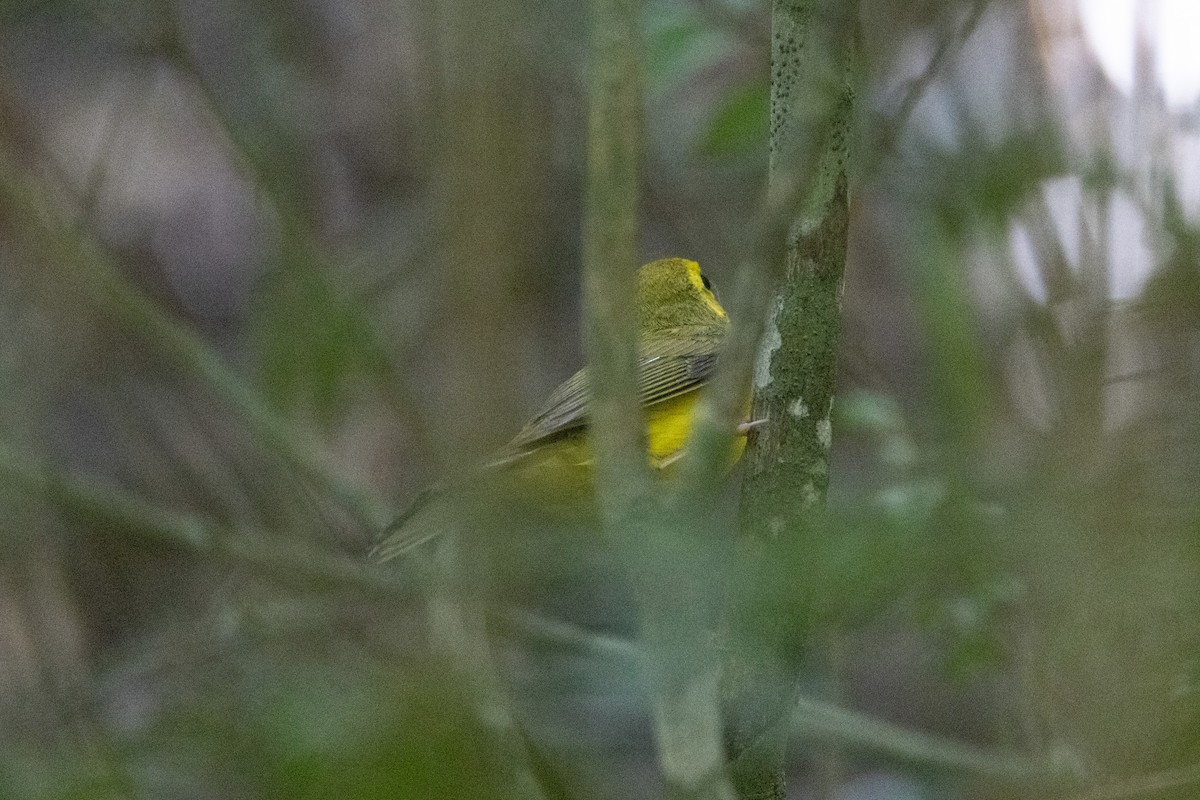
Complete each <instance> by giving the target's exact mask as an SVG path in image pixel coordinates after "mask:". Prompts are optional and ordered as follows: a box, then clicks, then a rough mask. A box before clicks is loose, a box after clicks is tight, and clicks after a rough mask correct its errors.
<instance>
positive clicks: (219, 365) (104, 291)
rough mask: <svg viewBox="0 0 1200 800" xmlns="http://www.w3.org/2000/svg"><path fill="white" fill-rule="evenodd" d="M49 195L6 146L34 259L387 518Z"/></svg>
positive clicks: (373, 515)
mask: <svg viewBox="0 0 1200 800" xmlns="http://www.w3.org/2000/svg"><path fill="white" fill-rule="evenodd" d="M43 195H44V193H43V192H41V191H39V189H38V187H37V186H36V185H35V184H34V182H33V181H32V180H31V179H30V178H29V176H28V175H26V174H24V170H22V169H21V168H20V167H19V166H18V165H17V164H16V162H15V161H14V159H13V158H12V156H11V154H10V153H9V152H8V151H7V150H0V205H4V206H7V207H8V208H9V209H10V212H11V213H12V214H13V216H14V218H16V219H20V220H21V221H22V222H23V223H24V224H23V225H21V226H19V228H18V234H17V235H18V237H19V241H21V242H22V243H23V244H24V245H26V246H27V247H28V249H29V250H30V251H31V252H32V254H33V255H34V256H35V257H37V258H39V259H42V260H45V261H48V262H50V263H51V264H54V265H56V266H61V267H63V268H66V267H68V266H69V267H71V268H73V270H74V271H73V273H72V274H73V275H76V276H78V277H79V278H80V279H81V281H82V282H83V283H84V288H85V289H86V290H87V298H88V299H89V300H90V301H91V302H94V303H96V305H97V306H98V307H99V308H100V309H101V310H102V311H105V312H108V313H111V314H112V315H113V316H114V317H116V318H117V319H118V320H119V321H120V322H121V323H123V324H124V325H125V326H126V327H127V328H128V329H129V330H130V331H131V332H133V333H135V334H137V335H139V336H141V337H142V338H143V339H144V340H145V341H146V342H147V343H148V344H150V345H151V346H153V347H155V348H157V349H158V350H160V351H161V352H163V353H165V354H166V355H168V356H170V357H171V358H172V359H173V360H174V361H176V362H177V363H179V364H181V365H182V366H184V367H186V368H187V369H188V370H189V371H191V372H193V373H194V374H195V375H196V376H197V377H199V378H200V379H201V380H202V381H203V382H204V383H205V384H206V385H207V386H208V387H209V388H210V389H211V390H212V391H213V392H214V393H215V394H217V395H218V396H219V397H221V398H222V399H223V400H225V401H226V402H227V403H229V405H230V406H231V407H232V408H233V409H234V410H235V411H236V412H237V413H238V414H239V415H240V416H241V417H242V419H243V420H244V421H245V422H246V423H247V424H248V425H249V427H250V428H251V430H253V431H254V433H255V434H256V435H257V436H258V437H259V438H260V439H262V440H263V441H264V442H265V443H266V444H267V445H268V446H271V447H273V448H274V449H275V450H276V451H277V452H279V453H281V454H282V455H283V456H284V457H285V458H286V459H287V460H288V461H289V462H290V463H291V464H293V465H294V466H295V467H296V468H297V469H299V470H300V471H301V472H302V473H303V474H304V475H305V477H306V478H308V480H309V481H311V482H312V483H313V484H314V485H315V486H317V487H319V488H320V489H322V490H323V491H325V492H327V493H328V495H329V496H330V497H332V498H334V499H335V500H336V501H337V502H338V504H339V505H341V506H342V507H343V508H344V509H345V510H346V511H347V512H348V513H349V514H350V515H351V516H352V517H353V518H354V520H355V521H356V522H357V523H358V524H360V525H361V526H363V527H364V528H366V529H368V530H375V529H376V528H377V527H378V525H379V524H381V521H382V520H383V518H384V514H383V511H382V507H381V505H380V504H379V503H378V502H377V501H375V500H374V499H373V498H371V497H370V496H369V495H368V494H367V493H366V492H365V491H364V490H363V489H362V488H361V487H359V486H356V485H354V484H353V483H351V482H350V481H348V480H347V479H346V478H345V477H344V476H342V475H340V474H339V473H338V472H337V471H336V469H335V468H334V467H333V466H332V465H331V464H330V463H329V462H328V461H327V459H326V457H325V456H324V454H322V453H319V452H318V451H317V450H316V449H315V448H313V447H312V446H311V445H310V444H309V443H307V442H305V441H304V440H303V439H302V438H301V437H300V436H299V435H297V433H296V431H295V430H294V429H293V428H292V427H291V426H290V425H289V424H288V422H287V421H286V420H285V419H283V418H282V417H280V416H279V415H278V414H277V413H276V412H275V411H274V410H273V409H271V408H270V406H268V405H267V404H266V402H265V401H264V400H263V399H262V397H260V396H259V394H258V393H257V392H256V391H255V390H254V389H252V388H251V387H250V386H249V385H248V384H246V383H245V382H244V381H243V380H242V379H241V377H239V376H238V375H237V374H236V373H235V372H233V370H231V369H230V368H229V367H228V366H227V365H226V364H225V362H224V361H223V360H222V359H221V358H220V356H218V355H217V354H216V352H214V351H213V350H212V348H211V347H209V345H208V344H207V343H206V342H204V341H203V340H202V339H200V338H199V337H198V336H197V335H196V334H195V333H193V332H192V331H191V330H190V329H188V328H187V327H185V326H184V325H183V324H182V323H180V322H179V321H178V320H176V319H174V318H172V317H171V316H169V315H168V314H167V313H165V312H164V311H163V310H162V309H161V308H160V307H159V306H158V305H157V304H156V303H155V302H154V301H153V300H151V298H150V297H149V296H147V295H146V294H145V293H144V292H143V291H141V290H140V289H139V288H137V287H136V286H134V285H133V284H131V283H130V282H129V281H128V280H127V279H126V278H125V276H124V275H123V274H122V272H121V270H120V268H119V267H118V266H117V264H116V263H114V262H113V261H112V260H111V259H110V258H109V257H108V255H107V254H106V253H105V252H104V251H103V250H102V248H101V247H100V245H99V244H98V243H97V242H96V241H95V240H94V239H92V238H91V237H89V236H87V235H86V234H85V233H83V232H81V231H78V230H77V229H76V228H75V226H73V225H72V224H70V223H69V222H68V221H66V220H65V219H63V217H62V215H61V214H60V213H59V211H58V209H55V208H52V207H51V206H50V205H49V204H48V203H46V202H45V201H44V199H43Z"/></svg>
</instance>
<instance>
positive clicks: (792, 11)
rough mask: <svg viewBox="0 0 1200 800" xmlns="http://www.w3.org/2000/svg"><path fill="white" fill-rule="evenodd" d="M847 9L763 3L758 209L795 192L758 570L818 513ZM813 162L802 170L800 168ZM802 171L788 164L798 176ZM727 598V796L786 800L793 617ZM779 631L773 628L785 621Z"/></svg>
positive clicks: (835, 277) (750, 509)
mask: <svg viewBox="0 0 1200 800" xmlns="http://www.w3.org/2000/svg"><path fill="white" fill-rule="evenodd" d="M853 22H854V4H853V3H849V4H846V3H826V2H820V0H775V2H774V4H773V7H772V45H771V160H770V165H769V188H768V195H769V196H775V197H778V196H787V195H788V186H789V184H790V183H791V182H794V181H795V180H797V178H802V179H804V180H805V184H804V186H803V187H802V188H801V191H802V192H803V193H802V194H801V195H800V197H801V202H800V203H799V205H798V207H795V211H794V216H793V217H792V218H791V220H790V230H789V233H788V236H787V250H786V255H785V257H784V263H785V274H786V281H785V285H784V287H783V289H782V291H781V292H780V293H779V295H778V296H777V297H776V301H775V308H774V311H773V313H772V316H771V320H770V322H769V323H768V327H767V332H766V336H765V339H764V341H763V344H762V349H761V351H760V354H759V364H758V367H757V368H756V370H755V375H754V392H755V399H754V412H753V416H754V417H755V418H760V419H766V420H767V422H766V424H765V425H764V426H763V427H762V428H761V429H760V430H759V434H758V436H757V437H756V438H755V441H754V443H753V446H752V447H751V448H750V449H749V451H748V452H747V458H746V465H747V466H746V472H745V477H744V480H743V485H742V521H743V528H744V531H745V534H746V535H745V536H744V537H743V540H742V542H741V545H742V548H743V553H742V554H741V556H740V557H743V558H745V559H746V562H747V563H751V564H759V565H763V566H769V565H770V564H771V562H772V561H773V560H774V559H777V558H779V557H780V555H782V554H783V552H785V551H786V550H787V549H792V548H794V547H795V542H796V540H797V537H800V536H803V535H804V530H805V528H806V526H807V525H808V524H809V522H808V521H809V520H810V519H811V515H812V512H813V511H814V510H816V509H819V508H820V506H821V505H822V504H823V503H824V498H825V491H826V487H827V486H828V483H829V448H830V444H831V441H832V439H831V436H832V429H831V423H830V417H831V414H832V410H833V391H834V377H835V367H836V358H835V357H836V351H837V341H838V333H839V328H840V322H841V291H842V271H843V268H844V266H845V259H846V241H847V232H848V220H849V214H848V210H849V199H848V190H847V178H846V172H847V165H848V162H849V158H850V152H849V150H850V148H849V139H850V136H849V129H850V123H851V117H852V114H853V99H854V92H853V89H852V78H853V74H852V73H853V68H854V63H853V57H854V47H853ZM808 158H812V159H813V161H814V164H813V166H812V167H806V166H805V164H804V163H803V161H804V160H805V159H808ZM798 161H799V162H800V163H797V162H798ZM754 606H755V604H754V603H753V602H752V601H750V600H749V599H748V598H747V597H746V593H745V592H739V591H738V588H737V587H735V590H734V596H733V598H732V600H731V610H730V615H729V622H728V624H729V628H730V630H729V634H730V636H729V647H728V650H727V653H726V661H725V677H724V682H723V692H724V695H725V699H726V703H727V708H728V712H729V716H730V722H729V724H730V729H729V737H728V738H729V746H730V757H731V769H732V774H733V780H734V785H735V787H736V788H737V791H738V794H739V796H740V797H743V798H753V799H754V800H759V799H760V798H764V799H767V798H769V799H770V800H782V798H784V797H785V796H786V786H785V781H784V757H785V753H786V743H787V731H788V720H789V718H790V709H791V707H792V706H793V704H794V702H795V698H796V691H795V685H794V684H795V663H796V657H797V654H795V653H790V652H788V649H789V646H790V645H791V643H792V642H794V641H795V638H796V635H795V634H796V632H795V630H794V628H795V627H796V626H797V624H798V623H797V621H796V619H795V617H797V616H802V614H803V611H802V610H801V609H796V610H794V612H793V613H792V614H788V615H783V614H774V615H772V614H762V613H760V612H761V608H759V609H756V608H755V607H754ZM785 616H786V617H787V618H784V617H785Z"/></svg>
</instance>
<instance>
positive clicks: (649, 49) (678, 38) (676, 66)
mask: <svg viewBox="0 0 1200 800" xmlns="http://www.w3.org/2000/svg"><path fill="white" fill-rule="evenodd" d="M643 28H644V29H645V31H646V84H647V86H648V87H649V88H650V90H651V92H654V91H656V90H659V89H662V88H664V87H666V86H670V85H672V84H674V83H676V82H677V81H679V80H682V79H684V78H686V77H687V76H688V75H690V74H692V73H693V72H694V71H695V70H697V69H699V68H701V67H702V66H704V65H705V64H707V63H709V62H710V61H711V60H712V59H713V58H716V57H718V56H719V55H720V54H721V53H722V52H723V35H722V33H721V32H719V31H715V30H713V29H712V28H710V27H709V26H707V25H705V24H704V22H703V20H701V19H700V17H699V16H698V15H697V14H696V13H695V12H694V11H692V10H690V9H689V8H687V7H686V6H685V5H683V4H680V3H667V2H652V3H649V4H647V5H646V8H645V11H644V13H643Z"/></svg>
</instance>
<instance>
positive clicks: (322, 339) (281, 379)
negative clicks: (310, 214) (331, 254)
mask: <svg viewBox="0 0 1200 800" xmlns="http://www.w3.org/2000/svg"><path fill="white" fill-rule="evenodd" d="M285 247H286V250H288V251H291V253H292V255H291V259H290V263H285V264H283V265H281V266H279V267H277V268H276V269H275V270H272V271H271V272H270V273H268V274H267V275H266V277H265V278H264V280H263V283H262V285H261V287H260V290H259V302H258V306H257V308H256V315H255V320H254V324H255V327H256V329H257V330H256V333H257V339H258V354H259V359H260V365H261V372H260V374H261V380H262V383H263V388H264V391H265V393H266V395H267V397H268V398H269V400H270V401H271V402H272V403H273V404H275V405H276V406H277V407H278V408H281V409H284V410H286V411H297V410H301V409H302V410H304V411H309V412H312V413H315V414H316V416H317V418H318V419H319V420H320V421H322V422H325V423H328V422H330V421H331V420H332V419H334V418H335V416H336V415H337V414H338V412H339V411H341V410H342V409H343V407H344V405H345V403H346V401H347V399H348V397H349V396H350V394H351V390H352V389H353V388H354V382H355V380H356V379H363V378H371V377H374V378H378V377H381V376H382V375H383V373H384V372H385V370H386V369H387V365H388V356H387V353H386V352H385V351H384V350H383V348H382V347H380V346H379V343H378V342H377V340H376V338H375V335H374V332H373V330H372V328H371V325H370V322H369V320H368V318H367V317H366V315H365V314H363V313H362V310H361V309H359V308H356V307H355V306H353V305H352V304H351V303H350V302H349V301H348V300H347V299H346V298H345V297H343V296H342V295H341V294H340V293H339V292H338V291H337V289H336V287H335V286H334V285H333V282H332V280H331V279H330V277H329V276H328V275H326V274H325V273H324V271H323V270H322V269H321V268H320V266H319V265H318V264H316V263H315V262H314V261H312V260H311V259H310V258H307V257H306V256H305V254H303V253H297V252H296V249H297V248H296V246H295V245H293V246H291V247H287V246H286V245H285ZM285 258H286V256H285Z"/></svg>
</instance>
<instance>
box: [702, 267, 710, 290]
mask: <svg viewBox="0 0 1200 800" xmlns="http://www.w3.org/2000/svg"><path fill="white" fill-rule="evenodd" d="M700 282H701V283H703V284H704V288H705V289H708V290H709V291H710V292H711V291H712V281H710V280H709V279H708V276H707V275H705V274H704V273H703V272H701V273H700Z"/></svg>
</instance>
